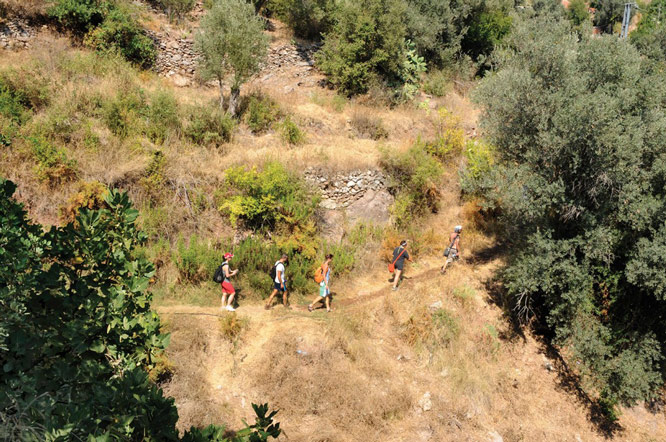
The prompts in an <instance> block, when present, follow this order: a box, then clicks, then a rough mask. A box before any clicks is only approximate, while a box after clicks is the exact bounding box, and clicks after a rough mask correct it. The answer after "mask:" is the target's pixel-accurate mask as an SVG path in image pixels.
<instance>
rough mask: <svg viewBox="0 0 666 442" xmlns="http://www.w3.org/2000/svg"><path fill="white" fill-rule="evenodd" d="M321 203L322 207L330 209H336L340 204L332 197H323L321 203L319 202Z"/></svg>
mask: <svg viewBox="0 0 666 442" xmlns="http://www.w3.org/2000/svg"><path fill="white" fill-rule="evenodd" d="M319 205H320V206H321V207H323V208H324V209H328V210H335V209H337V208H338V205H337V204H336V202H335V201H333V200H331V199H328V198H325V199H323V200H322V201H321V203H319Z"/></svg>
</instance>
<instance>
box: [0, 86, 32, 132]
mask: <svg viewBox="0 0 666 442" xmlns="http://www.w3.org/2000/svg"><path fill="white" fill-rule="evenodd" d="M28 106H29V103H28V101H27V99H26V98H25V97H24V96H23V94H21V93H20V92H18V91H14V90H12V89H10V87H9V86H8V85H6V84H4V83H3V82H2V79H0V115H4V116H5V117H7V118H9V119H11V120H12V121H14V122H15V123H22V122H23V121H25V120H26V119H27V118H28V115H29V113H28Z"/></svg>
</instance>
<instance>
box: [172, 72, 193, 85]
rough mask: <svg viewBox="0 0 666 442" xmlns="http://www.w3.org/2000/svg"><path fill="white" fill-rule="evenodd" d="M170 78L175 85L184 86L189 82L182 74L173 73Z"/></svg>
mask: <svg viewBox="0 0 666 442" xmlns="http://www.w3.org/2000/svg"><path fill="white" fill-rule="evenodd" d="M171 80H172V81H173V84H174V85H175V86H176V87H186V86H189V84H190V80H188V79H187V78H185V77H183V76H182V75H174V76H173V77H171Z"/></svg>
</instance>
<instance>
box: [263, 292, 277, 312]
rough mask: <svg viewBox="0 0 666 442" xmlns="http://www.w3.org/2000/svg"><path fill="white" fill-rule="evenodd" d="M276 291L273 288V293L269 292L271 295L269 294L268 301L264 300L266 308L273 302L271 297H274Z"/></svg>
mask: <svg viewBox="0 0 666 442" xmlns="http://www.w3.org/2000/svg"><path fill="white" fill-rule="evenodd" d="M277 292H278V291H277V289H273V293H271V296H269V298H268V302H266V310H268V309H269V308H271V305H272V304H273V298H274V297H275V295H276V293H277Z"/></svg>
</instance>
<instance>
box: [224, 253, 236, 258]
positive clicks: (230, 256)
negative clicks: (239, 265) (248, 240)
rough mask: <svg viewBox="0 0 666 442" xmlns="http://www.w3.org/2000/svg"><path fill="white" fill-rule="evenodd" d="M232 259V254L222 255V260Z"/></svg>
mask: <svg viewBox="0 0 666 442" xmlns="http://www.w3.org/2000/svg"><path fill="white" fill-rule="evenodd" d="M233 257H234V254H233V253H225V254H224V259H229V258H233Z"/></svg>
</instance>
